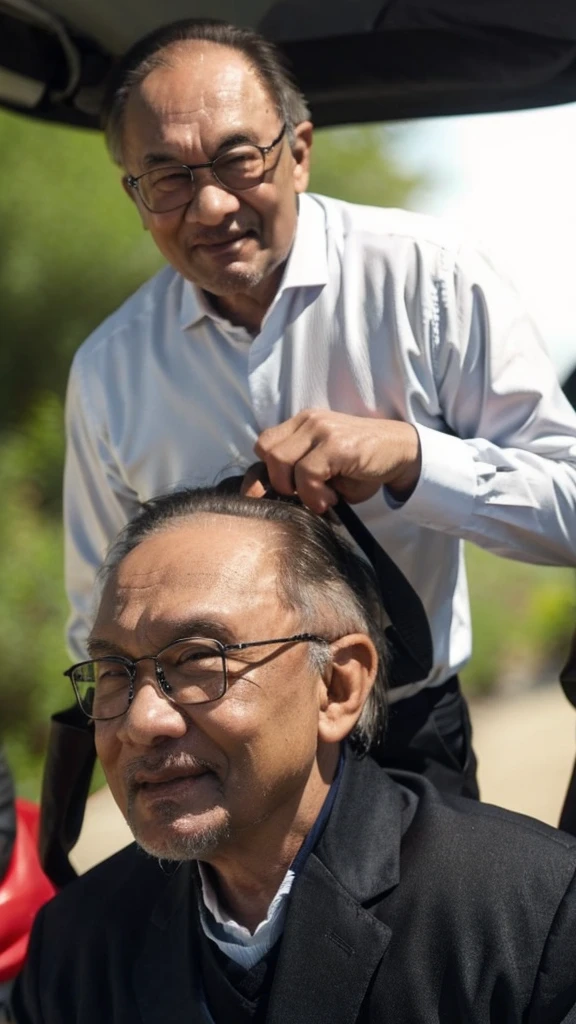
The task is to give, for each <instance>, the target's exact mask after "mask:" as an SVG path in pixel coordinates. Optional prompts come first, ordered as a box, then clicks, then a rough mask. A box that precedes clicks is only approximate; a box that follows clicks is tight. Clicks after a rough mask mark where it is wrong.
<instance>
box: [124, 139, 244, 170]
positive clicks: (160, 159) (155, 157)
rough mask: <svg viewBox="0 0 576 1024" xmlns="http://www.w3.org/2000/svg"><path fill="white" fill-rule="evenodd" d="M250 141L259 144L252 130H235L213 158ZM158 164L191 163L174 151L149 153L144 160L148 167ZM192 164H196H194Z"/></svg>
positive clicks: (182, 165) (222, 142) (182, 164)
mask: <svg viewBox="0 0 576 1024" xmlns="http://www.w3.org/2000/svg"><path fill="white" fill-rule="evenodd" d="M246 143H249V144H250V145H252V146H257V145H258V142H257V141H256V136H255V135H254V134H253V133H252V132H234V133H233V134H231V135H226V136H225V137H224V138H223V139H222V140H221V141H220V143H219V144H218V148H217V149H216V151H215V153H214V156H213V157H212V159H213V160H215V159H216V157H218V156H219V155H220V154H221V153H222V152H224V151H225V150H227V149H231V148H232V147H233V146H242V145H245V144H246ZM209 162H210V161H208V160H207V161H204V160H203V161H202V163H209ZM156 164H179V165H180V166H181V167H188V166H190V165H189V164H185V163H183V161H182V160H177V159H176V157H175V156H174V155H173V154H172V153H161V152H158V153H147V154H146V156H145V157H144V160H143V165H144V167H146V168H149V167H154V166H156ZM191 166H194V165H193V164H192V165H191Z"/></svg>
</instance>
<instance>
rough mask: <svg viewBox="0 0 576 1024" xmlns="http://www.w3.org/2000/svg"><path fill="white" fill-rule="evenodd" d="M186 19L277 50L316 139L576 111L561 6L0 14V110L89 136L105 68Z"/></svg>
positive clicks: (288, 6) (400, 1) (109, 0)
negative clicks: (367, 129)
mask: <svg viewBox="0 0 576 1024" xmlns="http://www.w3.org/2000/svg"><path fill="white" fill-rule="evenodd" d="M191 16H193V17H205V16H209V17H217V18H222V19H223V20H231V21H235V22H236V23H241V24H243V25H248V26H250V27H253V28H256V29H258V30H259V31H261V32H262V33H263V34H264V35H266V36H268V37H269V38H271V39H273V40H275V41H276V42H277V43H279V45H280V46H281V47H282V48H283V49H284V50H285V52H286V53H287V55H288V57H289V58H290V60H291V61H292V64H293V66H294V69H295V72H296V76H297V78H298V80H299V82H300V84H301V86H302V88H303V90H304V91H305V93H306V94H307V96H308V99H309V100H310V103H311V108H312V112H313V116H314V120H315V121H316V123H317V124H318V125H329V124H342V123H354V122H360V121H372V120H378V121H381V120H396V119H399V118H401V119H405V118H413V117H426V116H431V115H445V114H462V113H471V112H480V111H495V110H509V109H519V108H522V107H533V106H543V105H548V104H556V103H563V102H567V101H570V100H576V4H574V3H573V2H570V0H546V3H542V0H522V3H519V2H518V0H384V2H383V0H330V3H329V4H328V3H327V0H276V2H273V3H271V2H270V0H98V2H97V3H95V2H94V0H44V2H43V4H42V5H40V4H37V3H36V0H0V103H3V104H4V105H5V106H8V107H10V108H12V109H15V110H20V111H23V112H25V113H29V114H32V115H34V116H37V117H42V118H45V119H48V120H59V121H64V122H69V123H75V124H82V125H86V126H96V125H97V124H98V111H99V105H100V99H101V95H102V87H103V82H104V79H105V77H106V74H107V72H108V70H109V68H110V66H111V64H112V63H113V60H114V58H115V57H117V56H118V55H119V54H120V53H122V52H123V50H125V49H126V48H127V47H128V46H129V45H131V44H132V43H133V42H134V41H135V40H136V39H138V38H139V37H141V36H142V35H144V34H145V33H147V32H149V31H150V30H152V29H154V28H156V27H158V26H159V25H161V24H163V23H164V24H165V23H167V22H169V21H173V20H175V19H178V18H183V17H191Z"/></svg>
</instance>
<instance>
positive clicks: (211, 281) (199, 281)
mask: <svg viewBox="0 0 576 1024" xmlns="http://www.w3.org/2000/svg"><path fill="white" fill-rule="evenodd" d="M269 273H272V271H269V270H268V268H267V267H258V266H254V265H250V264H249V263H240V262H236V263H230V264H229V265H228V266H227V267H225V268H223V269H222V270H219V271H218V272H217V273H214V274H198V273H196V272H195V268H194V267H188V269H187V272H185V275H184V276H186V277H187V278H188V280H189V281H191V282H192V283H193V284H195V285H196V286H197V287H198V288H202V290H203V291H205V292H210V293H211V294H212V295H222V296H225V295H234V294H236V293H237V292H244V291H250V290H251V289H253V288H257V287H258V285H260V284H261V283H262V281H263V280H264V279H265V278H266V277H267V276H268V274H269Z"/></svg>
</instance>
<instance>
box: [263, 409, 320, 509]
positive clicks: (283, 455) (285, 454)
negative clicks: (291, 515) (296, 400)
mask: <svg viewBox="0 0 576 1024" xmlns="http://www.w3.org/2000/svg"><path fill="white" fill-rule="evenodd" d="M294 418H295V417H294ZM313 444H314V437H313V433H312V431H311V429H310V425H309V423H307V422H306V420H304V421H303V422H302V423H301V424H300V426H299V427H298V428H297V430H296V431H295V432H294V431H291V432H290V434H288V435H287V436H286V437H285V438H284V440H283V441H282V442H279V443H277V444H276V445H275V446H274V447H273V448H271V449H270V450H268V451H265V452H264V454H263V456H262V458H263V460H264V462H265V463H266V469H267V470H268V476H269V479H270V483H271V485H272V487H273V488H274V490H275V491H277V492H278V494H294V491H295V490H296V485H295V480H294V467H295V466H296V464H297V463H298V462H299V461H300V459H302V458H304V456H305V455H306V454H307V453H308V452H309V451H310V449H311V447H312V446H313Z"/></svg>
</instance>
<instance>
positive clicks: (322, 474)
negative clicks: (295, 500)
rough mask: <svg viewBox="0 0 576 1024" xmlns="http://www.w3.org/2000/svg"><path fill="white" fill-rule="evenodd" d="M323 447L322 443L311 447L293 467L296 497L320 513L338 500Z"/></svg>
mask: <svg viewBox="0 0 576 1024" xmlns="http://www.w3.org/2000/svg"><path fill="white" fill-rule="evenodd" d="M323 449H324V446H323V445H319V446H318V447H316V448H313V449H312V450H311V451H310V452H308V453H307V454H306V455H305V456H304V458H302V459H300V461H299V462H297V463H296V466H295V467H294V484H295V489H296V493H297V495H298V497H299V498H300V500H301V501H302V502H303V503H304V504H305V505H307V507H308V508H309V509H311V510H312V511H313V512H318V513H320V514H321V513H323V512H326V510H327V509H329V508H331V507H332V506H333V505H335V504H336V502H337V501H338V494H337V493H336V490H335V489H334V487H333V486H332V468H331V465H330V461H329V459H328V458H327V454H326V452H325V450H323Z"/></svg>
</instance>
